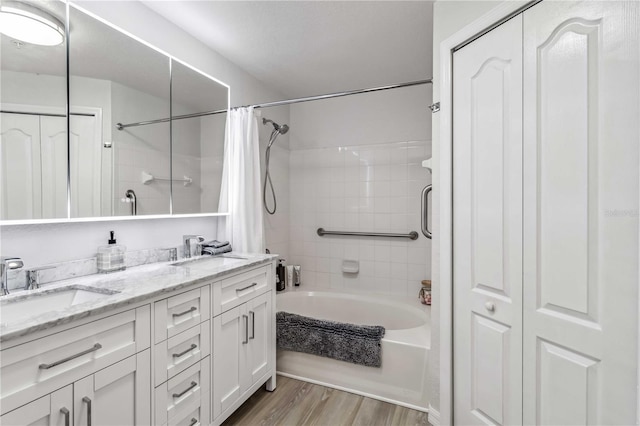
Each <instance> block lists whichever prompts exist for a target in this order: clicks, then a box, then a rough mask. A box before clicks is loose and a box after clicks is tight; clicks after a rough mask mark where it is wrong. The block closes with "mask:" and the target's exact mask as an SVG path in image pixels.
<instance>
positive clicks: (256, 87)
mask: <svg viewBox="0 0 640 426" xmlns="http://www.w3.org/2000/svg"><path fill="white" fill-rule="evenodd" d="M78 4H80V5H81V6H82V7H85V8H87V9H88V10H91V11H93V12H94V13H96V14H97V15H99V16H101V17H103V18H105V19H107V20H108V21H111V22H112V23H114V24H115V25H118V26H120V27H122V28H123V29H125V30H127V31H129V32H131V33H133V34H135V35H137V36H138V37H141V38H142V39H144V40H146V41H147V42H149V43H151V44H154V45H155V46H157V47H158V48H160V49H162V50H164V51H166V52H167V53H170V54H172V55H174V56H175V57H177V58H179V59H181V60H183V61H185V62H187V63H190V64H191V65H193V66H195V67H197V68H199V69H200V70H202V71H204V72H206V73H208V74H210V75H213V76H216V77H218V78H219V79H221V80H222V81H224V82H225V83H227V84H229V85H231V104H232V105H246V104H253V103H259V102H266V101H272V100H277V99H283V96H282V95H281V94H280V93H277V92H276V91H273V90H271V89H269V88H268V87H266V86H265V85H264V84H263V83H262V82H260V81H258V80H256V79H255V78H253V77H252V76H251V75H249V74H248V73H246V72H245V71H244V70H242V69H241V68H239V67H238V66H236V65H235V64H233V63H231V62H230V61H228V60H227V59H225V58H224V57H222V56H220V55H219V54H218V53H216V52H214V51H212V50H211V49H209V48H208V47H206V46H205V45H204V44H203V43H201V42H199V41H197V40H196V39H194V38H193V37H191V36H189V35H188V34H187V33H186V32H184V31H183V30H181V29H179V28H178V27H176V26H175V25H173V24H171V23H170V22H168V21H167V20H165V19H164V18H162V17H161V16H159V15H157V14H156V13H154V12H152V11H151V10H150V9H148V8H147V7H146V6H144V5H143V4H141V3H139V2H132V1H82V2H78ZM287 119H288V114H287ZM285 121H286V120H285ZM217 221H218V220H217V219H216V218H194V219H177V218H168V219H158V220H134V221H113V222H95V223H68V224H48V225H25V226H2V227H1V228H0V234H1V235H0V237H1V238H0V254H2V255H3V256H8V255H11V256H19V257H22V258H23V259H24V260H25V266H26V267H32V266H36V265H41V264H45V263H50V262H60V261H65V260H72V259H78V258H84V257H91V256H93V255H95V253H96V249H97V246H98V245H101V244H103V243H104V241H105V238H106V236H107V231H108V230H115V231H116V235H119V238H118V241H119V242H121V243H123V244H125V245H127V246H128V248H129V249H142V248H152V247H165V246H176V245H177V244H180V241H181V236H182V234H187V233H188V234H192V233H199V234H203V235H205V236H206V237H215V233H216V229H217V223H218V222H217Z"/></svg>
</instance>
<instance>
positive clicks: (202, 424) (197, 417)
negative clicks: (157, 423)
mask: <svg viewBox="0 0 640 426" xmlns="http://www.w3.org/2000/svg"><path fill="white" fill-rule="evenodd" d="M208 395H209V394H207V397H208ZM208 425H209V405H208V404H205V403H204V402H203V403H202V404H200V405H198V404H197V403H196V401H193V402H192V403H191V404H190V405H189V406H188V407H185V408H184V409H183V410H181V411H180V412H179V413H176V415H175V416H174V417H173V419H172V420H169V423H167V426H208Z"/></svg>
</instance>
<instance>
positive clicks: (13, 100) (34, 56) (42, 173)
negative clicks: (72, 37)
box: [0, 0, 67, 220]
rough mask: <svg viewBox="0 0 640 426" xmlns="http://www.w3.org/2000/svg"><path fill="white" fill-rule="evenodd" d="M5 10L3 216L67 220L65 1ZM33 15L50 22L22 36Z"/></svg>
mask: <svg viewBox="0 0 640 426" xmlns="http://www.w3.org/2000/svg"><path fill="white" fill-rule="evenodd" d="M0 6H1V8H2V25H1V26H0V32H1V33H2V35H1V36H0V39H1V47H0V48H1V50H0V51H1V52H2V54H1V55H0V110H1V111H2V112H1V113H0V126H1V129H0V158H1V163H0V179H1V188H0V194H1V199H0V219H2V220H25V219H51V218H66V217H67V167H66V164H67V119H66V107H67V80H66V46H65V40H64V25H65V21H66V19H65V16H66V11H65V4H64V3H62V2H53V1H21V2H9V1H4V0H3V1H1V2H0ZM28 14H35V15H37V16H38V17H39V18H40V19H41V20H44V21H46V22H48V25H47V24H44V26H43V27H41V28H40V27H38V28H34V27H29V28H30V31H27V32H23V31H21V30H23V29H24V28H26V27H27V24H25V21H24V19H25V15H28ZM30 21H32V22H33V20H30ZM12 22H13V23H14V24H12ZM36 25H38V24H36ZM41 30H43V31H41Z"/></svg>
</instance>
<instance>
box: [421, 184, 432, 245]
mask: <svg viewBox="0 0 640 426" xmlns="http://www.w3.org/2000/svg"><path fill="white" fill-rule="evenodd" d="M431 189H432V187H431V184H429V185H427V186H425V187H424V189H423V190H422V214H421V219H422V234H423V235H424V236H425V237H427V238H429V239H431V231H429V193H430V192H431Z"/></svg>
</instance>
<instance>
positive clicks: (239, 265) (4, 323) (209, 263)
mask: <svg viewBox="0 0 640 426" xmlns="http://www.w3.org/2000/svg"><path fill="white" fill-rule="evenodd" d="M277 257H278V256H277V255H271V254H244V253H230V254H229V255H228V256H224V257H221V256H215V257H211V256H202V257H201V258H197V259H195V261H192V262H188V259H186V260H187V262H185V263H184V264H181V265H173V263H176V262H162V263H154V264H147V265H142V266H136V267H133V268H129V269H127V270H125V271H120V272H114V273H110V274H96V275H87V276H83V277H78V278H72V279H67V280H63V281H57V282H55V283H51V284H47V285H43V286H42V287H41V288H40V289H38V290H30V291H21V292H15V293H12V294H10V295H8V296H2V298H1V299H0V343H2V342H6V341H8V340H11V339H15V338H17V337H21V336H24V335H27V334H30V333H35V332H37V331H41V330H46V329H48V328H51V327H55V326H58V325H61V324H67V323H69V322H72V321H75V320H78V319H81V318H86V317H89V316H92V315H98V314H101V313H103V312H106V311H109V310H112V309H116V308H120V307H123V306H127V305H131V304H135V303H138V302H142V301H144V300H147V299H151V298H153V297H156V296H159V295H162V294H164V293H169V292H172V291H175V290H180V289H182V288H186V287H189V286H192V285H194V284H201V283H205V282H208V281H211V280H215V279H216V278H218V277H220V276H222V275H227V274H229V273H237V272H241V271H243V270H245V269H250V268H252V267H255V266H259V265H261V264H266V263H268V262H270V261H272V260H274V259H276V258H277ZM182 261H185V259H183V260H182ZM63 287H64V288H68V289H70V290H74V289H75V290H82V289H83V288H90V290H92V291H93V294H94V295H95V294H96V293H102V294H104V296H102V295H97V298H94V300H88V301H86V302H84V303H79V304H76V305H73V306H69V307H65V308H60V309H55V308H52V309H51V310H47V311H46V312H43V313H39V314H38V313H36V314H29V312H25V313H24V314H23V313H19V314H18V315H15V314H10V313H9V311H11V306H10V305H14V304H16V303H19V302H20V301H25V300H26V301H29V302H31V301H35V302H36V303H37V301H36V299H39V295H46V294H48V293H50V294H55V293H56V292H59V291H60V290H59V289H60V288H63ZM58 294H59V293H58ZM41 300H42V299H41ZM45 303H46V302H45ZM51 303H55V302H53V301H52V302H51ZM19 305H22V303H19ZM19 305H14V306H19ZM3 308H4V309H3ZM24 310H25V311H28V307H27V306H26V303H25V307H24ZM3 311H4V312H5V313H6V315H3ZM40 311H42V309H40Z"/></svg>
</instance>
